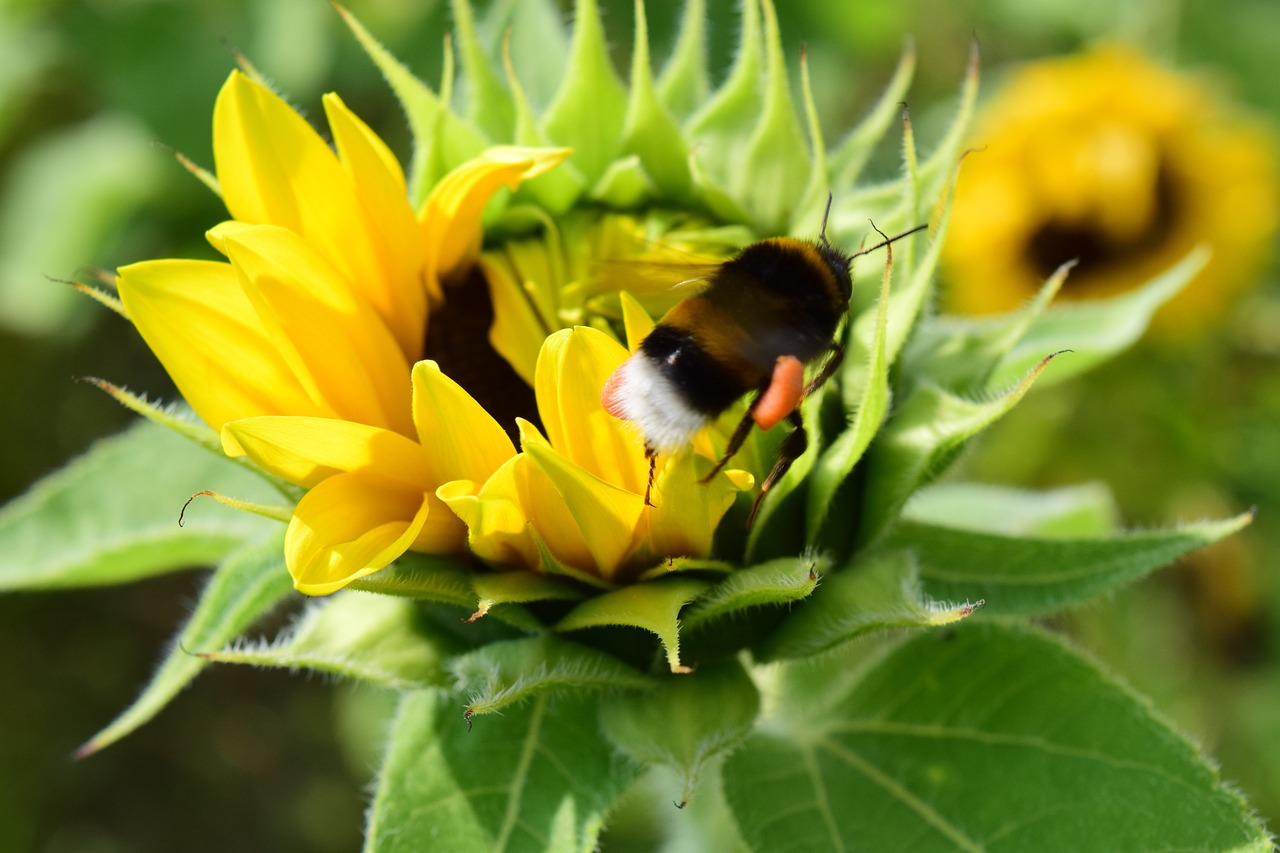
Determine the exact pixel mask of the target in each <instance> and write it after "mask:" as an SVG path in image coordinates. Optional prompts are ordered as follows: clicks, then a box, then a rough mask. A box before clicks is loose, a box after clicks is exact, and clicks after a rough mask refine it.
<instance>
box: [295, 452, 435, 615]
mask: <svg viewBox="0 0 1280 853" xmlns="http://www.w3.org/2000/svg"><path fill="white" fill-rule="evenodd" d="M429 514H430V513H429V510H428V503H427V496H426V495H425V494H423V492H422V491H421V490H419V489H414V488H413V487H412V486H410V485H408V484H406V483H404V482H402V481H398V480H390V479H387V478H385V477H382V476H380V475H378V474H374V473H372V472H369V471H353V472H348V473H344V474H338V475H336V476H333V477H330V478H329V479H327V480H325V481H324V482H323V483H320V484H319V485H318V486H316V487H315V488H313V489H312V490H311V491H309V492H307V494H306V495H305V496H304V497H303V498H302V500H301V501H300V502H299V503H298V506H297V508H296V509H295V510H294V514H293V518H292V519H291V520H290V522H289V529H288V532H287V533H286V534H285V542H284V549H285V564H286V565H287V566H288V568H289V574H290V575H292V576H293V583H294V586H295V587H297V589H298V590H299V591H300V592H304V593H306V594H307V595H328V594H329V593H331V592H335V591H336V590H339V589H341V588H342V587H344V586H346V585H347V584H349V583H350V582H351V581H353V580H355V579H356V578H360V577H363V576H365V575H367V574H371V573H373V572H376V571H377V570H378V569H381V568H383V567H384V566H386V565H388V564H389V563H391V561H393V560H394V559H396V558H397V557H399V556H400V555H401V554H403V553H404V552H405V551H406V550H408V548H409V546H410V545H411V544H413V542H414V540H415V539H416V538H417V536H418V533H419V531H420V530H421V529H422V527H423V525H424V524H425V523H426V520H427V517H428V515H429Z"/></svg>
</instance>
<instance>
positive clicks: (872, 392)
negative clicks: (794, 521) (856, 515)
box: [806, 247, 892, 545]
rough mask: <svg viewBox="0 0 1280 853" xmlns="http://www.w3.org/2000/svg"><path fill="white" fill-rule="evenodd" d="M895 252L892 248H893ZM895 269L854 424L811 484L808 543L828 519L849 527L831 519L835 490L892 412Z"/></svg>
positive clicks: (884, 285) (883, 289) (885, 287)
mask: <svg viewBox="0 0 1280 853" xmlns="http://www.w3.org/2000/svg"><path fill="white" fill-rule="evenodd" d="M890 251H892V247H890ZM891 278H892V268H891V267H890V266H889V265H888V264H886V265H885V271H884V276H883V278H882V279H881V284H880V299H879V300H878V301H877V302H876V312H875V318H876V320H875V327H874V329H875V330H874V334H873V335H872V338H871V345H870V346H869V347H868V348H867V350H866V356H865V358H866V362H867V366H866V371H865V373H863V374H862V375H861V376H860V377H859V378H860V379H861V380H862V381H861V383H860V384H861V385H862V399H860V400H859V401H858V405H857V408H856V409H854V412H853V423H851V424H850V425H849V427H848V428H847V429H846V430H844V431H843V432H842V433H840V435H839V436H837V437H836V440H835V441H833V442H832V443H831V445H830V446H829V447H827V448H825V449H824V450H823V451H822V455H821V457H819V459H818V461H817V464H816V465H815V466H814V471H813V476H812V479H811V480H810V483H809V494H808V497H809V507H808V512H807V513H806V520H807V530H806V541H807V542H808V543H809V544H811V545H812V544H813V543H815V542H817V541H820V539H821V537H820V535H819V534H820V533H821V531H822V528H823V525H824V524H825V523H826V522H827V521H828V519H833V521H834V523H838V524H846V522H845V521H844V519H840V518H838V517H833V516H831V515H830V512H831V509H832V507H833V505H834V503H835V495H836V490H837V489H838V488H839V487H840V486H841V484H843V483H844V481H845V480H846V479H848V477H849V475H850V473H852V472H853V466H854V465H856V464H857V463H858V460H859V459H861V458H862V454H863V453H865V452H866V450H867V447H868V446H869V445H870V444H871V439H872V438H874V437H875V434H876V432H877V431H878V430H879V429H880V425H881V424H882V423H883V422H884V417H885V414H886V413H887V412H888V411H889V359H888V356H887V353H886V352H885V347H886V339H887V334H888V325H889V282H890V279H891Z"/></svg>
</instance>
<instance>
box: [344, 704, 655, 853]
mask: <svg viewBox="0 0 1280 853" xmlns="http://www.w3.org/2000/svg"><path fill="white" fill-rule="evenodd" d="M596 716H597V709H596V705H595V702H594V701H592V700H591V699H589V698H586V697H574V698H572V699H570V698H560V699H559V700H557V701H555V702H554V703H553V702H551V701H549V700H547V699H546V698H538V699H535V700H534V701H533V702H532V703H530V704H529V705H528V706H527V707H525V708H521V709H520V710H519V711H517V712H512V713H509V714H503V715H497V716H493V717H489V718H487V719H486V720H485V722H484V725H482V726H476V728H475V731H472V732H468V731H467V730H466V726H465V725H464V724H463V721H462V718H461V715H459V714H457V713H456V707H455V706H454V705H453V700H451V699H450V698H449V697H447V696H443V695H441V694H438V693H434V692H430V691H421V692H415V693H407V694H405V696H404V698H403V699H402V700H401V702H400V708H399V710H398V712H397V714H396V719H395V722H394V723H393V724H392V727H391V735H390V738H389V740H388V742H387V750H386V755H385V757H384V759H383V765H382V770H381V772H380V773H379V778H378V788H377V793H376V794H375V796H374V801H373V805H372V806H371V807H370V809H369V813H368V826H367V827H366V834H365V847H364V849H365V853H418V851H421V850H423V849H424V844H426V845H427V847H428V848H429V849H432V850H441V851H446V850H449V851H452V850H457V851H471V850H500V851H505V853H522V851H565V853H569V852H570V851H586V850H591V849H592V848H593V847H594V845H595V841H596V838H597V836H598V835H599V833H600V828H601V826H602V824H603V822H604V818H605V815H606V814H607V812H608V811H609V809H610V807H611V806H612V805H613V803H614V801H615V800H616V799H617V797H618V796H619V794H620V793H621V792H622V790H623V789H624V788H625V787H626V786H627V784H628V783H629V782H630V781H631V780H632V779H633V778H634V776H635V774H636V768H634V767H631V766H630V765H628V764H624V763H622V762H619V761H617V760H616V759H615V758H614V757H613V754H612V750H611V749H610V748H609V744H608V742H606V741H605V740H604V738H603V737H602V736H601V734H600V732H599V726H598V724H597V720H596Z"/></svg>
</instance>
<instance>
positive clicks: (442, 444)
mask: <svg viewBox="0 0 1280 853" xmlns="http://www.w3.org/2000/svg"><path fill="white" fill-rule="evenodd" d="M413 423H414V426H416V427H417V430H418V441H419V443H420V444H421V445H422V449H423V451H424V453H425V456H426V459H427V470H428V472H429V474H430V477H431V479H432V481H433V482H436V483H445V482H448V481H449V480H463V479H466V480H478V481H484V480H485V479H486V478H487V477H488V476H489V475H490V474H492V473H493V472H494V471H496V470H498V468H499V467H500V466H501V465H502V464H503V463H504V462H506V461H507V460H508V459H510V458H511V457H513V456H515V455H516V449H515V446H514V445H512V443H511V439H510V438H508V437H507V434H506V432H504V431H503V429H502V427H501V425H499V424H498V422H497V421H495V420H494V419H493V416H492V415H490V414H489V413H488V412H487V411H485V409H484V407H483V406H481V405H480V404H479V403H477V402H476V401H475V400H474V399H473V398H472V396H471V395H470V394H468V393H467V392H466V391H464V390H463V389H462V386H461V385H459V384H458V383H456V382H454V381H453V380H452V379H450V378H449V377H447V376H445V375H444V374H443V373H441V372H440V367H439V365H437V364H436V363H435V362H434V361H420V362H418V363H417V364H415V365H414V366H413Z"/></svg>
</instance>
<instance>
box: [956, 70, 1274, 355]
mask: <svg viewBox="0 0 1280 853" xmlns="http://www.w3.org/2000/svg"><path fill="white" fill-rule="evenodd" d="M971 138H972V139H973V140H974V144H975V146H978V150H977V151H975V152H974V153H973V154H972V155H971V156H969V157H968V158H967V159H966V160H965V164H964V168H963V169H962V170H961V175H960V180H959V183H958V186H957V189H956V199H955V208H954V210H955V219H954V221H953V223H952V226H951V233H950V235H949V238H948V240H947V243H946V246H945V247H944V253H943V262H944V264H945V270H946V277H947V282H948V285H949V286H948V289H947V297H946V298H947V303H948V307H949V308H951V309H952V310H955V311H957V312H961V313H972V314H986V313H996V312H1003V311H1007V310H1010V309H1012V308H1014V307H1016V306H1018V305H1020V304H1021V303H1022V302H1024V301H1025V300H1027V299H1028V298H1030V297H1031V295H1032V294H1034V293H1035V292H1036V291H1037V290H1038V289H1039V288H1040V286H1041V284H1042V283H1043V281H1044V280H1045V278H1046V277H1047V276H1048V275H1049V274H1050V273H1052V271H1053V270H1054V269H1055V268H1056V267H1057V266H1058V265H1059V264H1061V263H1063V262H1065V261H1068V260H1071V259H1073V258H1075V259H1078V260H1079V265H1078V266H1077V267H1076V269H1075V270H1073V271H1072V273H1071V277H1070V278H1069V279H1068V283H1067V284H1066V286H1065V287H1064V289H1063V296H1064V297H1066V298H1092V297H1103V296H1107V295H1112V294H1115V293H1118V292H1122V291H1125V290H1128V289H1130V288H1135V287H1137V286H1139V285H1140V284H1141V283H1143V282H1145V281H1148V280H1150V279H1151V278H1152V277H1153V276H1155V275H1156V274H1158V273H1159V272H1160V271H1161V270H1164V269H1167V268H1169V267H1170V266H1171V265H1172V264H1174V263H1175V262H1177V261H1178V260H1179V259H1180V258H1182V257H1183V256H1185V255H1186V254H1187V253H1188V252H1189V251H1190V250H1191V249H1192V248H1194V247H1195V246H1197V245H1201V244H1206V245H1208V246H1209V247H1210V248H1211V249H1212V251H1213V255H1212V259H1211V260H1210V261H1209V263H1208V265H1207V266H1206V267H1205V269H1204V270H1202V271H1201V272H1200V274H1199V275H1198V276H1197V277H1196V278H1195V279H1193V280H1192V281H1191V282H1190V284H1188V285H1187V287H1186V288H1185V289H1184V290H1183V291H1182V292H1181V293H1180V294H1179V295H1178V296H1176V297H1175V298H1174V299H1173V300H1172V301H1171V302H1169V303H1168V304H1167V305H1166V306H1165V307H1164V308H1163V309H1162V310H1161V312H1160V314H1159V315H1157V326H1158V327H1161V326H1163V327H1164V328H1165V329H1166V330H1172V329H1178V330H1187V329H1190V328H1193V327H1196V326H1204V325H1205V324H1206V322H1207V321H1210V320H1211V319H1212V318H1213V317H1215V316H1217V315H1219V314H1220V312H1221V310H1222V309H1223V307H1224V306H1225V305H1226V304H1228V302H1229V300H1230V298H1231V296H1232V295H1233V294H1234V293H1236V292H1237V291H1238V290H1239V289H1240V288H1241V287H1243V286H1244V285H1245V284H1246V283H1247V282H1248V281H1249V279H1250V276H1251V274H1252V273H1253V272H1254V271H1256V269H1257V267H1258V265H1259V263H1260V262H1261V260H1262V259H1263V257H1264V255H1265V252H1266V250H1267V246H1268V243H1269V240H1270V238H1271V236H1272V234H1273V233H1274V231H1275V228H1276V218H1277V209H1276V207H1277V199H1276V195H1277V182H1276V165H1275V156H1274V145H1273V139H1272V137H1271V136H1270V135H1269V133H1267V132H1266V131H1265V130H1264V129H1263V128H1262V127H1261V126H1260V125H1259V124H1258V123H1257V122H1255V121H1253V120H1251V119H1249V118H1248V117H1245V116H1243V115H1241V114H1239V113H1238V112H1236V111H1233V110H1232V109H1230V108H1229V107H1228V106H1226V105H1224V104H1223V103H1222V100H1221V98H1220V97H1219V96H1218V95H1217V93H1215V91H1214V90H1212V89H1211V88H1209V87H1207V86H1205V85H1203V84H1201V83H1200V82H1199V81H1197V80H1195V79H1193V78H1190V77H1187V76H1184V75H1179V74H1175V73H1173V72H1170V71H1167V70H1164V69H1162V68H1160V67H1159V66H1157V65H1155V64H1154V63H1153V62H1151V61H1150V60H1149V59H1147V58H1146V57H1144V56H1143V55H1141V54H1139V53H1137V52H1135V51H1133V50H1131V49H1128V48H1125V47H1120V46H1114V45H1111V46H1102V47H1098V48H1096V49H1094V50H1092V51H1090V52H1088V53H1086V54H1083V55H1080V56H1070V57H1065V58H1061V59H1054V60H1048V61H1044V62H1038V63H1034V64H1031V65H1028V66H1026V67H1025V68H1023V69H1021V70H1020V71H1018V72H1016V73H1015V74H1014V75H1013V76H1012V78H1011V79H1010V80H1009V82H1008V84H1007V85H1006V86H1005V87H1004V89H1003V90H1002V92H1001V93H1000V94H999V95H998V96H997V97H995V98H994V99H993V100H992V101H991V102H990V104H989V105H988V107H987V109H986V111H985V114H984V115H982V116H981V118H980V120H979V121H978V123H977V125H976V132H975V134H974V135H973V136H972V137H971Z"/></svg>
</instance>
